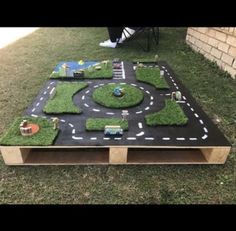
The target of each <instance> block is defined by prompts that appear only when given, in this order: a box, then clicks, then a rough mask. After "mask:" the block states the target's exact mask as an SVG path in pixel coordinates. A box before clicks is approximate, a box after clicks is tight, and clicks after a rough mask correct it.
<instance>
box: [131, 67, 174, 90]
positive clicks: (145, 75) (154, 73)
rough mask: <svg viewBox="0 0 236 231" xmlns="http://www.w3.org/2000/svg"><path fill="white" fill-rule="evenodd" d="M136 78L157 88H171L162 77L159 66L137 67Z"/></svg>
mask: <svg viewBox="0 0 236 231" xmlns="http://www.w3.org/2000/svg"><path fill="white" fill-rule="evenodd" d="M135 74H136V79H137V80H138V81H140V82H144V83H148V84H150V85H152V86H154V87H155V88H156V89H169V88H170V87H169V85H168V84H167V82H166V80H165V78H160V69H159V68H145V67H137V68H136V70H135Z"/></svg>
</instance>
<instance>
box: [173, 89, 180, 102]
mask: <svg viewBox="0 0 236 231" xmlns="http://www.w3.org/2000/svg"><path fill="white" fill-rule="evenodd" d="M181 99H182V94H181V92H180V91H175V92H172V93H171V100H176V101H181Z"/></svg>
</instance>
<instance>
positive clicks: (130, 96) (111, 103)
mask: <svg viewBox="0 0 236 231" xmlns="http://www.w3.org/2000/svg"><path fill="white" fill-rule="evenodd" d="M116 87H120V88H122V89H124V95H123V96H122V97H116V96H114V95H113V90H114V89H115V88H116ZM143 98H144V96H143V92H142V91H141V90H139V89H138V88H136V87H133V86H131V85H129V84H124V85H120V84H107V85H105V86H102V87H99V88H97V89H96V90H95V91H94V92H93V100H94V101H95V102H96V103H98V104H100V105H102V106H105V107H108V108H129V107H133V106H136V105H138V104H140V103H141V102H142V101H143Z"/></svg>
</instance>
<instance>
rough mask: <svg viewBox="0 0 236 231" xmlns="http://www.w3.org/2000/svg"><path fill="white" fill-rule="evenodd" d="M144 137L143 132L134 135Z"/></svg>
mask: <svg viewBox="0 0 236 231" xmlns="http://www.w3.org/2000/svg"><path fill="white" fill-rule="evenodd" d="M143 135H144V132H140V133H138V134H136V136H143Z"/></svg>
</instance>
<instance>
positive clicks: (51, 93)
mask: <svg viewBox="0 0 236 231" xmlns="http://www.w3.org/2000/svg"><path fill="white" fill-rule="evenodd" d="M54 90H55V87H54V88H53V89H52V90H51V91H50V93H49V94H50V95H51V94H52V93H53V91H54Z"/></svg>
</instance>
